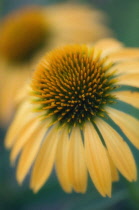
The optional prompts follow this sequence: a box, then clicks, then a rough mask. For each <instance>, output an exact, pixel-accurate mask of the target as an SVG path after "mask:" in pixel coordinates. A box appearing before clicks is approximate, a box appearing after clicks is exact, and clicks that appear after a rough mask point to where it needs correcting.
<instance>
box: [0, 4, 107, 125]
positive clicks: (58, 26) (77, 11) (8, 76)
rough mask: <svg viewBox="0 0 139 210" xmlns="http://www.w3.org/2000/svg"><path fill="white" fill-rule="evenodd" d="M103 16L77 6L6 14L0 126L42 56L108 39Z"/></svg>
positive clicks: (1, 36) (0, 46)
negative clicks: (67, 46) (56, 49)
mask: <svg viewBox="0 0 139 210" xmlns="http://www.w3.org/2000/svg"><path fill="white" fill-rule="evenodd" d="M103 20H105V15H104V14H103V13H101V12H99V11H96V10H93V9H90V8H89V7H87V6H81V5H69V4H61V5H52V6H47V7H37V6H31V7H27V8H22V9H20V10H17V11H14V12H13V13H12V14H9V15H8V16H7V17H5V18H4V19H3V20H2V21H1V29H0V74H1V78H0V98H1V103H0V122H1V123H2V124H6V123H7V122H8V121H9V119H10V118H11V115H12V113H13V110H14V108H15V105H16V100H15V95H16V92H17V91H18V89H19V88H20V87H22V86H23V84H24V82H25V81H26V80H27V79H28V78H29V77H30V75H31V72H32V71H33V70H34V66H35V64H36V62H37V61H38V59H39V58H40V56H41V55H42V54H43V52H44V51H45V52H46V51H48V50H50V49H52V48H53V47H56V46H60V45H63V44H67V43H74V42H76V43H81V42H83V43H84V42H90V41H91V42H92V41H96V40H98V39H99V38H102V37H106V36H109V35H110V33H111V31H110V30H109V29H108V28H107V27H106V26H105V25H104V21H103Z"/></svg>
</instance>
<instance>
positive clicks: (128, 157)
mask: <svg viewBox="0 0 139 210" xmlns="http://www.w3.org/2000/svg"><path fill="white" fill-rule="evenodd" d="M97 127H98V128H99V130H100V132H101V134H102V136H103V138H104V140H105V143H106V145H107V148H108V152H109V154H110V157H111V159H112V161H113V163H114V164H115V166H116V168H117V169H118V170H119V171H120V172H121V174H123V176H125V177H126V178H127V179H128V180H129V181H133V180H136V178H137V170H136V164H135V160H134V158H133V155H132V153H131V151H130V149H129V147H128V145H127V144H126V142H124V141H123V139H122V137H121V136H120V135H119V134H118V133H117V132H116V131H115V130H114V129H113V128H112V127H111V126H110V125H108V124H107V123H106V122H104V121H103V120H101V119H98V120H97Z"/></svg>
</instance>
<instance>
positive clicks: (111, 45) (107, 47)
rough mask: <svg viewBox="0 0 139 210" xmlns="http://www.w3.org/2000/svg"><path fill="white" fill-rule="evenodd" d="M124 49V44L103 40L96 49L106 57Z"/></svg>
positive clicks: (96, 45)
mask: <svg viewBox="0 0 139 210" xmlns="http://www.w3.org/2000/svg"><path fill="white" fill-rule="evenodd" d="M122 47H123V45H122V43H120V42H118V41H117V40H115V39H112V38H111V39H110V38H108V39H102V40H100V41H98V42H97V43H96V44H95V48H98V49H100V50H102V55H103V56H106V55H108V54H109V53H111V52H115V51H118V50H119V49H121V48H122Z"/></svg>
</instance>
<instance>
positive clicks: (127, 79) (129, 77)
mask: <svg viewBox="0 0 139 210" xmlns="http://www.w3.org/2000/svg"><path fill="white" fill-rule="evenodd" d="M117 84H119V85H129V86H133V87H139V73H138V74H125V75H121V76H119V77H118V82H117Z"/></svg>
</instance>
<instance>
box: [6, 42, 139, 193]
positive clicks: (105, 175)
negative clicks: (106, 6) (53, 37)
mask: <svg viewBox="0 0 139 210" xmlns="http://www.w3.org/2000/svg"><path fill="white" fill-rule="evenodd" d="M138 59H139V49H133V48H125V47H124V46H123V45H122V44H121V43H120V42H118V41H116V40H114V39H106V40H101V41H99V42H97V43H96V44H94V45H93V46H85V45H69V46H65V47H62V48H59V49H56V50H53V51H52V52H50V53H48V54H46V55H45V56H44V58H43V59H42V60H41V61H40V63H39V65H38V66H37V69H36V71H35V72H34V75H33V78H32V82H31V87H30V88H31V91H30V94H31V95H30V96H29V94H28V96H27V97H26V99H25V100H24V103H22V105H21V107H20V108H19V110H18V112H17V114H16V116H15V119H14V121H13V123H12V125H11V127H10V129H9V131H8V133H7V137H6V141H5V145H6V147H7V148H12V151H11V162H12V163H14V162H15V160H16V158H17V156H18V155H19V153H21V154H20V157H19V162H18V167H17V180H18V182H19V183H22V181H23V180H24V178H25V176H26V175H27V173H28V171H29V169H30V167H31V166H32V165H33V167H32V173H31V182H30V187H31V189H33V191H34V192H37V191H38V190H39V189H40V188H41V187H42V186H43V185H44V183H45V182H46V180H47V179H48V177H49V176H50V174H51V171H52V169H53V166H54V164H55V167H56V172H57V176H58V179H59V182H60V184H61V186H62V188H63V189H64V190H65V191H66V192H71V191H72V189H73V190H75V191H76V192H81V193H84V192H85V191H86V188H87V179H88V172H89V174H90V177H91V179H92V181H93V183H94V185H95V187H96V188H97V190H98V191H99V192H100V194H101V195H102V196H106V195H108V196H111V186H112V182H113V181H117V180H118V179H119V175H118V174H119V172H120V173H121V174H122V175H123V176H124V177H125V178H126V179H127V180H129V181H135V180H136V178H137V170H136V164H135V161H134V158H133V155H132V153H131V150H130V148H129V146H128V144H127V143H126V141H125V140H124V139H123V138H122V136H121V133H122V134H123V135H125V136H127V138H128V139H129V140H130V141H131V142H132V143H133V145H134V146H136V147H137V148H138V149H139V132H138V127H139V121H138V119H136V118H135V117H133V116H132V114H131V112H130V113H126V112H125V110H118V109H117V108H116V106H115V103H117V104H118V103H119V101H123V102H124V103H125V106H126V105H128V104H130V105H132V106H133V107H134V109H135V108H137V109H136V111H138V108H139V100H138V96H139V93H138V87H139V62H138ZM125 85H126V86H128V89H125V90H122V89H121V87H125ZM135 88H136V89H135ZM131 89H132V90H133V89H134V93H132V92H131ZM113 124H114V125H115V126H116V127H114V126H113ZM117 128H118V129H120V130H121V133H120V134H119V133H118V132H117Z"/></svg>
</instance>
